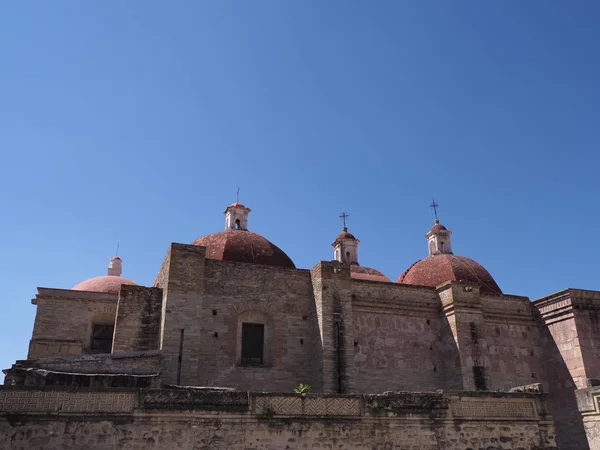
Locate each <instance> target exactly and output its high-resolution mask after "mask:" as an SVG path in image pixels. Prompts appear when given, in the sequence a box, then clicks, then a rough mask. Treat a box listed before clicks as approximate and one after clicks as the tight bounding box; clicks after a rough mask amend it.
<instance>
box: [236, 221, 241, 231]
mask: <svg viewBox="0 0 600 450" xmlns="http://www.w3.org/2000/svg"><path fill="white" fill-rule="evenodd" d="M235 229H236V230H239V229H240V219H235Z"/></svg>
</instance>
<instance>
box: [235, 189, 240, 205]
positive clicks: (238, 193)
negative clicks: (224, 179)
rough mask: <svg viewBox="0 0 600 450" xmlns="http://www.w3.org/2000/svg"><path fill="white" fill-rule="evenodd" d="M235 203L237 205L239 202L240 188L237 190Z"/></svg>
mask: <svg viewBox="0 0 600 450" xmlns="http://www.w3.org/2000/svg"><path fill="white" fill-rule="evenodd" d="M235 202H236V203H239V202H240V187H239V186H238V188H237V193H236V195H235Z"/></svg>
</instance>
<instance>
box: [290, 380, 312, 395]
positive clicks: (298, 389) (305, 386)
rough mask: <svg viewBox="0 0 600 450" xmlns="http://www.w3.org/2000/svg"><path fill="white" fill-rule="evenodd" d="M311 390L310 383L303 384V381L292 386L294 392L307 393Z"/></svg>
mask: <svg viewBox="0 0 600 450" xmlns="http://www.w3.org/2000/svg"><path fill="white" fill-rule="evenodd" d="M311 390H312V387H311V385H310V384H303V383H300V384H299V385H298V386H296V387H295V388H294V392H295V393H296V394H309V393H310V391H311Z"/></svg>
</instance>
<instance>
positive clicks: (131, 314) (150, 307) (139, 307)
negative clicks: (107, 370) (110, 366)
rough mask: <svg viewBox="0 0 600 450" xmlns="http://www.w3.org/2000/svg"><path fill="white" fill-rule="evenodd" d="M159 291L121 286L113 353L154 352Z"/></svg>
mask: <svg viewBox="0 0 600 450" xmlns="http://www.w3.org/2000/svg"><path fill="white" fill-rule="evenodd" d="M162 299H163V291H162V289H160V288H145V287H142V286H123V287H122V288H121V291H120V293H119V302H118V303H117V314H116V322H115V334H114V340H113V348H112V351H113V353H120V352H134V351H144V350H158V349H159V346H160V333H161V319H162Z"/></svg>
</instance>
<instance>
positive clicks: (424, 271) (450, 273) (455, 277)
mask: <svg viewBox="0 0 600 450" xmlns="http://www.w3.org/2000/svg"><path fill="white" fill-rule="evenodd" d="M446 281H470V282H472V283H476V284H478V285H480V286H481V292H482V293H487V294H502V291H501V290H500V288H499V287H498V285H497V284H496V281H494V279H493V278H492V276H491V275H490V273H489V272H488V271H487V270H485V268H484V267H483V266H482V265H481V264H479V263H478V262H476V261H473V260H472V259H470V258H466V257H464V256H456V255H452V254H448V253H442V254H437V255H431V256H428V257H427V258H425V259H421V260H419V261H417V262H416V263H414V264H413V265H412V266H410V267H409V268H408V270H407V271H406V272H404V273H403V274H402V275H400V276H399V277H398V279H397V280H396V282H397V283H402V284H414V285H419V286H433V287H434V286H438V285H440V284H442V283H445V282H446Z"/></svg>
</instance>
